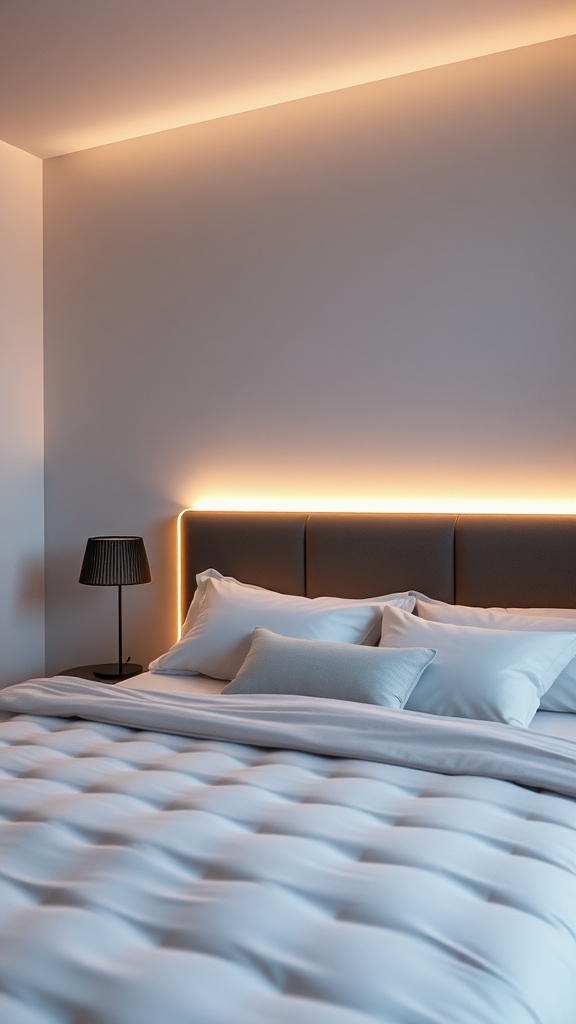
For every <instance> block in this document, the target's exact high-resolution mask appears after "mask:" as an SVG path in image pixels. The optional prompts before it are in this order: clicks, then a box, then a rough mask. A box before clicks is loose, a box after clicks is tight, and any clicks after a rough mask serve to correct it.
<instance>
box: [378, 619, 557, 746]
mask: <svg viewBox="0 0 576 1024" xmlns="http://www.w3.org/2000/svg"><path fill="white" fill-rule="evenodd" d="M380 645H381V646H382V647H429V648H434V649H435V650H436V651H437V652H438V653H437V655H436V657H435V659H434V661H433V662H432V663H431V664H430V665H429V666H428V667H427V668H426V669H425V671H424V672H423V674H422V677H421V679H420V681H419V682H418V683H417V685H416V686H415V688H414V690H413V691H412V694H411V695H410V697H409V699H408V701H407V702H406V709H407V710H410V711H426V712H428V713H429V714H433V715H450V716H455V717H457V718H476V719H486V720H491V721H495V722H506V723H508V724H509V725H520V726H527V725H529V724H530V722H531V720H532V718H533V716H534V714H535V712H536V711H537V710H538V706H539V704H540V698H541V696H542V694H543V693H545V692H546V690H547V689H548V688H549V687H550V686H551V685H552V683H553V682H554V680H555V679H556V677H557V676H558V674H559V673H560V672H561V671H562V669H563V668H564V667H565V665H566V664H567V663H568V662H569V661H570V660H571V659H572V658H574V657H575V656H576V632H573V633H545V632H521V631H509V630H504V629H479V628H478V627H477V626H461V625H452V624H448V623H443V622H431V621H428V620H426V619H422V618H419V617H417V616H415V615H409V614H406V612H403V611H400V610H399V609H398V608H384V610H383V613H382V637H381V640H380Z"/></svg>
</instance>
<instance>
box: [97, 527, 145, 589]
mask: <svg viewBox="0 0 576 1024" xmlns="http://www.w3.org/2000/svg"><path fill="white" fill-rule="evenodd" d="M151 579H152V576H151V573H150V566H149V564H148V557H147V555H146V548H145V547H144V541H143V540H142V537H89V538H88V543H87V544H86V551H85V553H84V561H83V562H82V568H81V570H80V580H79V582H80V583H86V584H87V585H88V586H89V587H126V586H128V587H129V586H133V585H134V584H136V583H150V581H151Z"/></svg>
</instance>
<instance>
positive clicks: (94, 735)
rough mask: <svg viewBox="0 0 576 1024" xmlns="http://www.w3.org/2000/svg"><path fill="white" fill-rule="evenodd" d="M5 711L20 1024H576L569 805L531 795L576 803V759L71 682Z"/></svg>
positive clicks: (1, 702)
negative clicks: (387, 759) (542, 788)
mask: <svg viewBox="0 0 576 1024" xmlns="http://www.w3.org/2000/svg"><path fill="white" fill-rule="evenodd" d="M142 681H143V682H145V683H146V680H142ZM333 705H337V706H338V707H332V706H333ZM2 707H3V708H4V710H5V711H7V712H18V709H20V710H19V712H18V713H15V715H14V717H12V718H10V719H9V720H7V721H5V722H3V723H1V724H0V866H1V874H0V1020H2V1021H6V1022H7V1024H8V1022H9V1024H159V1022H160V1021H167V1022H170V1024H191V1022H193V1024H269V1022H270V1024H271V1022H274V1024H295V1022H297V1024H382V1022H384V1021H385V1022H386V1024H504V1022H505V1024H535V1022H536V1021H538V1024H571V1022H572V1021H573V1020H574V1019H576V971H575V969H574V964H575V962H576V942H575V935H576V841H575V839H576V801H575V800H574V799H572V798H571V797H570V796H568V795H565V796H557V795H555V794H553V793H551V792H538V791H534V790H533V789H532V788H527V786H529V785H530V784H531V785H532V786H534V785H548V786H550V787H551V786H552V784H553V783H554V784H555V785H556V784H557V785H558V786H560V787H561V788H562V789H563V790H565V792H566V794H568V793H569V792H575V793H576V747H575V746H574V745H573V744H572V743H570V742H568V741H566V740H562V739H554V738H552V737H548V736H545V735H544V734H538V733H537V732H535V731H532V732H531V731H530V730H521V729H512V728H511V727H508V726H504V725H492V724H485V723H466V722H462V721H449V720H440V719H438V720H437V721H436V722H432V721H431V720H432V719H433V716H425V715H418V714H417V713H407V714H403V713H402V712H389V711H385V710H383V709H381V708H376V707H373V706H368V705H367V706H366V707H365V708H363V707H361V706H359V705H354V706H353V707H344V706H343V702H331V701H328V702H325V701H322V700H319V699H316V700H312V701H310V700H307V699H305V698H297V699H293V698H283V699H278V698H274V700H273V701H270V700H266V699H264V698H257V699H255V700H254V701H253V700H252V698H249V699H248V700H246V699H245V698H238V697H236V698H234V697H228V698H226V697H224V698H220V697H213V696H212V695H210V694H200V695H198V696H196V697H195V696H193V695H186V694H185V693H183V692H182V691H179V692H177V693H175V694H170V693H165V694H164V695H163V696H162V695H159V696H156V695H154V694H153V693H152V692H150V691H149V690H148V691H147V690H146V689H145V688H143V689H142V688H141V689H140V690H139V691H138V689H137V688H136V687H133V686H131V687H122V688H121V687H105V686H102V685H101V684H98V683H89V682H87V681H83V680H70V679H57V680H46V681H44V682H42V681H40V682H37V683H31V684H23V686H21V687H20V688H18V687H13V688H10V689H9V690H5V691H3V693H2V694H0V708H2ZM220 709H227V711H226V710H225V711H222V710H220ZM351 717H352V719H353V721H352V723H351V726H350V727H348V725H346V724H345V723H346V722H348V721H349V719H350V718H351ZM131 718H132V720H133V723H134V725H133V726H131V725H128V724H127V722H129V721H130V719H131ZM243 718H244V719H245V721H244V722H243V721H242V719H243ZM169 723H171V725H170V728H168V724H169ZM186 731H188V732H189V733H190V735H185V732H186ZM194 733H203V738H199V737H197V736H195V735H194ZM243 735H244V737H245V739H246V738H249V739H250V742H245V741H243V740H242V736H243ZM255 737H257V738H258V739H259V740H260V741H261V742H258V743H256V744H255V743H254V738H255ZM279 737H283V738H284V742H283V743H282V744H279V742H278V738H279ZM291 744H293V746H291ZM306 744H311V745H316V747H319V748H321V749H326V750H331V751H332V752H333V755H332V756H325V754H322V753H318V752H314V751H312V752H311V751H306V750H304V749H294V747H297V746H305V745H306ZM380 745H381V746H382V748H383V750H382V756H388V754H389V753H390V749H391V748H392V747H394V748H395V751H396V752H395V754H394V757H397V758H398V759H405V760H409V759H411V758H413V759H414V763H415V764H417V765H418V767H409V766H407V765H406V764H394V763H382V762H380V760H378V759H377V758H376V759H374V757H373V756H371V757H369V756H368V755H369V754H370V753H371V754H372V755H374V754H377V753H378V750H379V746H380ZM339 749H340V750H341V751H344V752H345V753H340V754H338V750H339ZM354 751H356V752H357V754H358V756H353V754H354ZM426 763H428V766H429V767H428V769H425V768H423V767H422V765H423V764H426ZM489 763H493V765H494V772H496V773H498V772H500V773H503V774H505V775H507V776H515V775H516V776H517V777H518V778H522V779H524V780H525V782H526V785H517V784H515V783H513V782H510V781H505V780H502V779H499V778H496V777H489V776H488V775H486V777H481V773H482V772H483V771H484V772H487V771H488V765H489ZM438 766H440V770H434V769H435V768H438ZM442 767H444V768H445V769H446V770H450V771H451V772H452V774H446V773H445V772H444V771H442V770H441V769H442ZM476 772H478V773H479V774H477V773H476Z"/></svg>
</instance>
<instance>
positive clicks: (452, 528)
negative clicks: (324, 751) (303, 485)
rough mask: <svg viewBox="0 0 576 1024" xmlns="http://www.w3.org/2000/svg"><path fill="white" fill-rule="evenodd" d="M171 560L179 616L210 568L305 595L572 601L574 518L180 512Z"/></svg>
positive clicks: (560, 604) (529, 603)
mask: <svg viewBox="0 0 576 1024" xmlns="http://www.w3.org/2000/svg"><path fill="white" fill-rule="evenodd" d="M180 558H181V566H180V568H181V580H182V587H181V615H182V617H184V616H185V614H186V610H187V608H188V605H189V604H190V601H191V600H192V596H193V594H194V589H195V586H196V574H197V573H198V572H201V571H202V570H203V569H207V568H209V567H213V568H215V569H218V570H219V572H221V573H223V574H224V575H225V576H234V577H236V578H237V579H239V580H242V581H243V582H245V583H254V584H256V585H257V586H261V587H267V588H268V589H270V590H277V591H280V592H282V593H287V594H300V595H306V596H307V597H319V596H321V595H324V594H329V595H331V596H333V597H373V596H376V595H378V594H386V593H389V592H391V591H397V590H418V591H420V592H422V593H424V594H427V595H428V596H430V597H434V598H437V599H438V600H441V601H448V602H451V603H456V604H468V605H480V606H484V607H487V606H490V605H496V606H500V607H510V606H515V607H542V608H544V607H551V608H574V607H576V516H567V515H566V516H565V515H558V516H555V515H542V516H530V515H440V514H438V515H436V514H424V513H420V514H411V513H405V514H404V513H403V514H395V513H375V514H372V513H344V512H342V513H329V512H310V513H306V512H196V511H190V510H187V511H185V512H183V513H182V515H181V517H180Z"/></svg>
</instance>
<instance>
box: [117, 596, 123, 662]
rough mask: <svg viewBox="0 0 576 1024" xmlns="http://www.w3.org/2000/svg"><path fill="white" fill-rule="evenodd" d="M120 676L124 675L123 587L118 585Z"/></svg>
mask: <svg viewBox="0 0 576 1024" xmlns="http://www.w3.org/2000/svg"><path fill="white" fill-rule="evenodd" d="M118 675H119V676H121V675H122V586H121V585H120V584H119V585H118Z"/></svg>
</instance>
